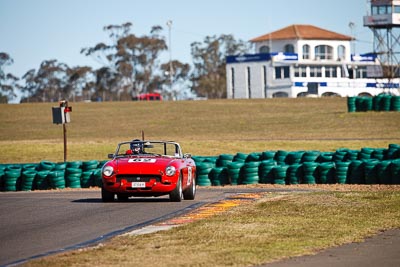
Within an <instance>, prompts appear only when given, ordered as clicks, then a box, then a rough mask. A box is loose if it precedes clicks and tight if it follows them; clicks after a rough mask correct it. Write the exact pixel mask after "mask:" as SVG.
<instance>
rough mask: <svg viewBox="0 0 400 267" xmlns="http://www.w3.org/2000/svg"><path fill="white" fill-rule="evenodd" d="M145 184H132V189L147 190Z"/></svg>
mask: <svg viewBox="0 0 400 267" xmlns="http://www.w3.org/2000/svg"><path fill="white" fill-rule="evenodd" d="M145 187H146V183H145V182H132V188H145Z"/></svg>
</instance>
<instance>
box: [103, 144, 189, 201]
mask: <svg viewBox="0 0 400 267" xmlns="http://www.w3.org/2000/svg"><path fill="white" fill-rule="evenodd" d="M108 157H109V158H111V160H110V161H108V162H107V163H106V164H104V166H103V168H102V176H103V186H102V188H101V198H102V200H103V202H111V201H114V198H115V195H117V198H118V200H120V201H123V200H127V199H128V198H129V197H131V196H136V197H137V196H161V195H168V194H169V198H170V200H171V201H176V202H179V201H181V200H182V199H188V200H193V199H194V198H195V194H196V164H195V162H194V160H193V159H192V158H191V155H190V154H182V150H181V147H180V145H179V144H178V143H176V142H167V141H141V140H138V139H136V140H133V141H129V142H122V143H119V144H118V146H117V150H116V151H115V153H114V154H109V155H108Z"/></svg>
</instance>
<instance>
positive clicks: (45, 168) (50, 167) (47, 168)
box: [38, 160, 55, 171]
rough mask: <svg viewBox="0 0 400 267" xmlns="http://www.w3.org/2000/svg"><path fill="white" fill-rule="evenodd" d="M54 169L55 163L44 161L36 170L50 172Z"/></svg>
mask: <svg viewBox="0 0 400 267" xmlns="http://www.w3.org/2000/svg"><path fill="white" fill-rule="evenodd" d="M54 167H55V163H53V162H50V161H46V160H44V161H41V162H40V163H39V167H38V168H39V171H51V170H53V169H54Z"/></svg>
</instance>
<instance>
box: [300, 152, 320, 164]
mask: <svg viewBox="0 0 400 267" xmlns="http://www.w3.org/2000/svg"><path fill="white" fill-rule="evenodd" d="M319 155H320V152H319V151H306V152H304V154H303V157H302V158H301V162H302V163H303V162H315V161H316V160H317V158H318V157H319Z"/></svg>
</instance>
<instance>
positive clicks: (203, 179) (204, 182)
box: [196, 174, 211, 186]
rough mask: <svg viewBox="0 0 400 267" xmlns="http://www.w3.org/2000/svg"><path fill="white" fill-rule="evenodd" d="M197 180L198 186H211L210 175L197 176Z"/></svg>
mask: <svg viewBox="0 0 400 267" xmlns="http://www.w3.org/2000/svg"><path fill="white" fill-rule="evenodd" d="M196 179H197V185H198V186H211V180H210V178H209V177H208V174H206V175H204V174H203V175H197V177H196Z"/></svg>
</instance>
